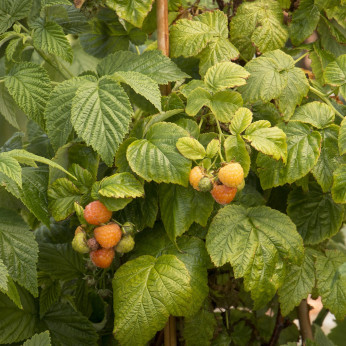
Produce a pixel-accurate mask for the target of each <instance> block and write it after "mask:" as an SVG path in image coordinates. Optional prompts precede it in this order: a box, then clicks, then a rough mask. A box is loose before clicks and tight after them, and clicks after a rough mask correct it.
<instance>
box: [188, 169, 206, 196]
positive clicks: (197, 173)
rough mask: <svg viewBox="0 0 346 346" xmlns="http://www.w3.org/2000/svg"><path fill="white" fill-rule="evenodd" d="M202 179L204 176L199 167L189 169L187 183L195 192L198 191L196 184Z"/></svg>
mask: <svg viewBox="0 0 346 346" xmlns="http://www.w3.org/2000/svg"><path fill="white" fill-rule="evenodd" d="M203 177H204V174H203V170H202V168H201V167H199V166H196V167H193V168H192V169H191V172H190V176H189V182H190V184H191V185H192V187H193V188H194V189H195V190H197V191H199V188H198V183H199V181H200V180H201V179H202V178H203Z"/></svg>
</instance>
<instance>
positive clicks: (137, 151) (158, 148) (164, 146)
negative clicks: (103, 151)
mask: <svg viewBox="0 0 346 346" xmlns="http://www.w3.org/2000/svg"><path fill="white" fill-rule="evenodd" d="M186 136H188V132H186V131H185V130H184V129H182V128H181V127H179V126H178V125H175V124H172V123H161V122H159V123H156V124H154V125H153V126H151V127H150V129H149V131H148V132H147V134H146V138H145V139H139V140H136V141H134V142H133V143H131V144H130V145H129V147H128V148H127V154H126V157H127V160H128V162H129V164H130V167H131V169H132V170H133V171H134V172H135V173H136V174H138V175H139V176H140V177H142V178H143V179H145V180H147V181H152V180H153V181H155V182H157V183H161V182H163V183H175V184H180V185H183V186H187V182H188V177H189V172H190V168H191V161H190V160H187V159H185V158H184V157H183V156H181V155H180V154H179V152H178V150H177V149H176V143H177V141H178V139H179V138H181V137H186Z"/></svg>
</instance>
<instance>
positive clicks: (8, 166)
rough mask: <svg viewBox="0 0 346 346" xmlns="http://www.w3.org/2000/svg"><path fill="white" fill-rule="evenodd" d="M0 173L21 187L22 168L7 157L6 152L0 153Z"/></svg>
mask: <svg viewBox="0 0 346 346" xmlns="http://www.w3.org/2000/svg"><path fill="white" fill-rule="evenodd" d="M0 172H2V173H3V174H5V175H6V176H7V177H8V178H10V179H12V180H13V181H14V182H15V183H16V184H18V185H19V186H20V187H21V186H22V168H21V166H20V164H19V163H18V161H17V160H15V159H14V158H12V157H11V156H9V155H8V154H7V152H4V153H0Z"/></svg>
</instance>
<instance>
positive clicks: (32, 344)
mask: <svg viewBox="0 0 346 346" xmlns="http://www.w3.org/2000/svg"><path fill="white" fill-rule="evenodd" d="M50 345H51V343H50V335H49V331H48V330H47V331H45V332H43V333H40V334H35V335H34V336H33V337H32V338H31V339H29V340H27V341H25V342H24V344H23V346H50Z"/></svg>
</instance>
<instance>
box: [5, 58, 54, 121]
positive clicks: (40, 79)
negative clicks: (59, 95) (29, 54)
mask: <svg viewBox="0 0 346 346" xmlns="http://www.w3.org/2000/svg"><path fill="white" fill-rule="evenodd" d="M5 86H6V88H7V89H8V91H9V93H10V94H11V96H12V97H13V99H14V100H15V101H16V102H17V104H18V105H19V107H20V108H21V109H22V110H23V111H24V112H25V113H26V114H27V115H28V116H29V117H30V118H31V119H33V120H35V121H36V122H37V123H38V124H39V125H41V126H42V127H44V118H43V112H44V108H45V106H46V102H47V100H48V97H49V93H50V91H51V85H50V80H49V77H48V74H47V72H46V70H45V69H44V68H43V67H41V66H39V65H36V64H34V63H31V62H23V63H18V64H15V65H14V66H13V67H12V69H11V70H10V71H9V73H8V75H7V76H6V78H5Z"/></svg>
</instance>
